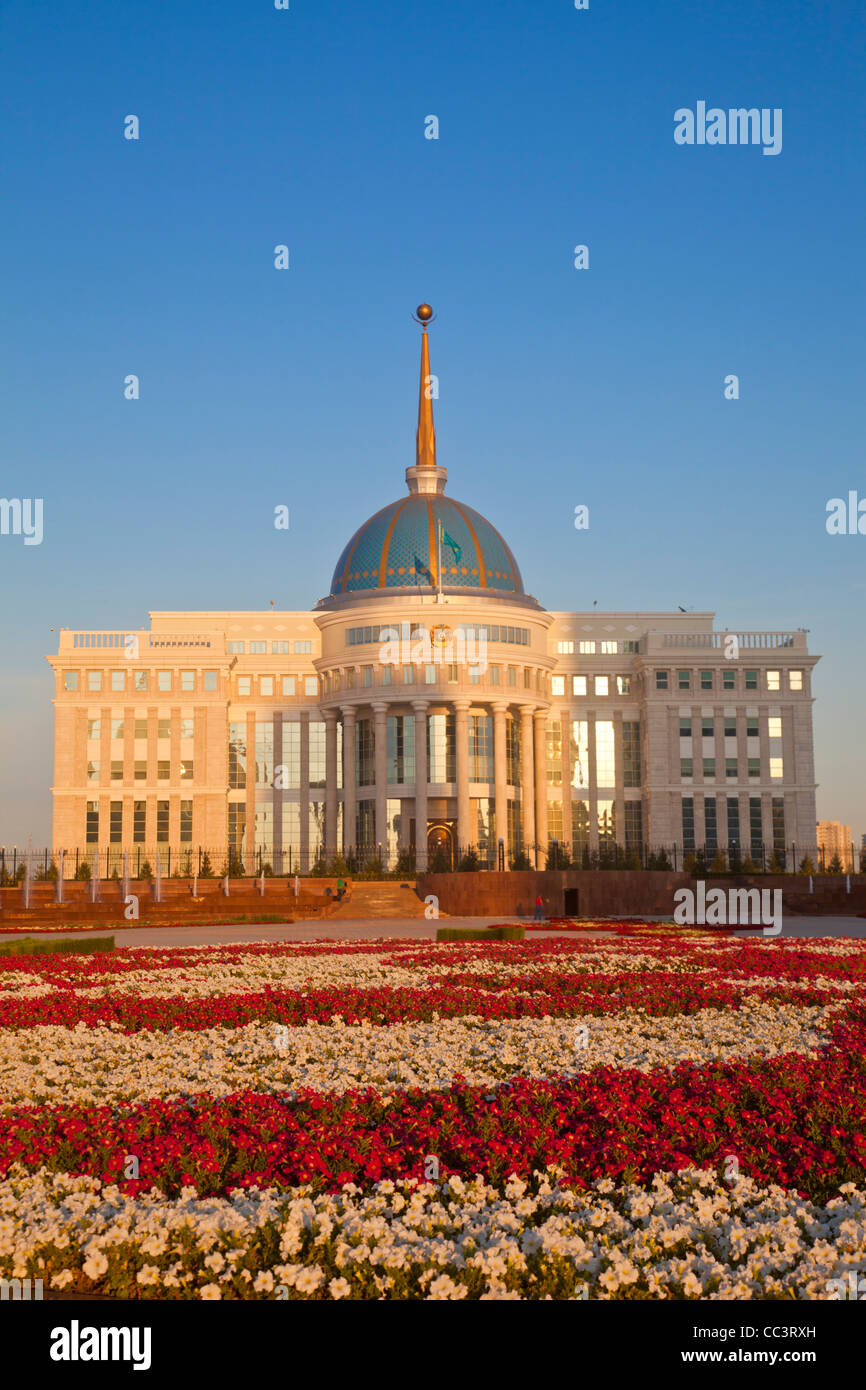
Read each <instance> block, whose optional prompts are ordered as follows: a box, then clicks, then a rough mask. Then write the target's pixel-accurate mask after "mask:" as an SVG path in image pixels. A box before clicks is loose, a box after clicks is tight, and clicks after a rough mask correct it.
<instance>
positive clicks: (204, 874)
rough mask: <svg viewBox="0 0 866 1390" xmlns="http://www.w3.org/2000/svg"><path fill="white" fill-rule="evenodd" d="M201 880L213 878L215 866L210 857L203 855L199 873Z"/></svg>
mask: <svg viewBox="0 0 866 1390" xmlns="http://www.w3.org/2000/svg"><path fill="white" fill-rule="evenodd" d="M198 877H199V878H213V865H212V864H211V862H210V855H209V854H203V855H202V861H201V868H200V869H199V871H198Z"/></svg>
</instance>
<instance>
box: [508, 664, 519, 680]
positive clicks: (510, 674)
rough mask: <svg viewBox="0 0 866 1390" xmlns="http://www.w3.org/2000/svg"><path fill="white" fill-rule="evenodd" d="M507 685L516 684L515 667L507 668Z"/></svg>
mask: <svg viewBox="0 0 866 1390" xmlns="http://www.w3.org/2000/svg"><path fill="white" fill-rule="evenodd" d="M508 684H509V685H516V684H517V667H516V666H509V667H508Z"/></svg>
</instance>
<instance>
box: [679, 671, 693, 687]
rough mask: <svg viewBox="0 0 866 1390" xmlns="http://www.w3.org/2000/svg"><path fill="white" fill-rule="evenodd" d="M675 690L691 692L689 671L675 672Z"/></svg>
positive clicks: (690, 674)
mask: <svg viewBox="0 0 866 1390" xmlns="http://www.w3.org/2000/svg"><path fill="white" fill-rule="evenodd" d="M677 688H678V689H679V690H691V688H692V673H691V671H677Z"/></svg>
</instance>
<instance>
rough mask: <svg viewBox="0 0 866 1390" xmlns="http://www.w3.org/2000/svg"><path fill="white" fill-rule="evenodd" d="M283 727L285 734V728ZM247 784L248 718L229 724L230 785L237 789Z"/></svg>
mask: <svg viewBox="0 0 866 1390" xmlns="http://www.w3.org/2000/svg"><path fill="white" fill-rule="evenodd" d="M287 727H291V726H290V725H287V726H285V727H284V729H283V734H284V736H285V728H287ZM246 784H247V726H246V720H244V721H240V720H238V721H237V722H235V723H231V724H229V786H230V787H232V788H234V789H235V790H237V789H238V788H240V787H245V786H246Z"/></svg>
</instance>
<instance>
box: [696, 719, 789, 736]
mask: <svg viewBox="0 0 866 1390" xmlns="http://www.w3.org/2000/svg"><path fill="white" fill-rule="evenodd" d="M698 723H700V734H701V737H702V738H715V732H716V721H715V719H713V718H712V716H707V717H705V718H702V719H700V720H697V719H690V718H688V717H681V718H680V738H692V737H693V735H694V734H695V725H696V724H698ZM723 729H724V734H725V738H736V737H737V718H736V715H733V714H730V715H728V714H726V715H725V716H724V720H723ZM767 734H768V736H769V737H770V738H781V737H782V717H781V715H777V714H771V715H768V716H767ZM757 737H758V716H757V715H751V714H750V715H747V716H746V738H757Z"/></svg>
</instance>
